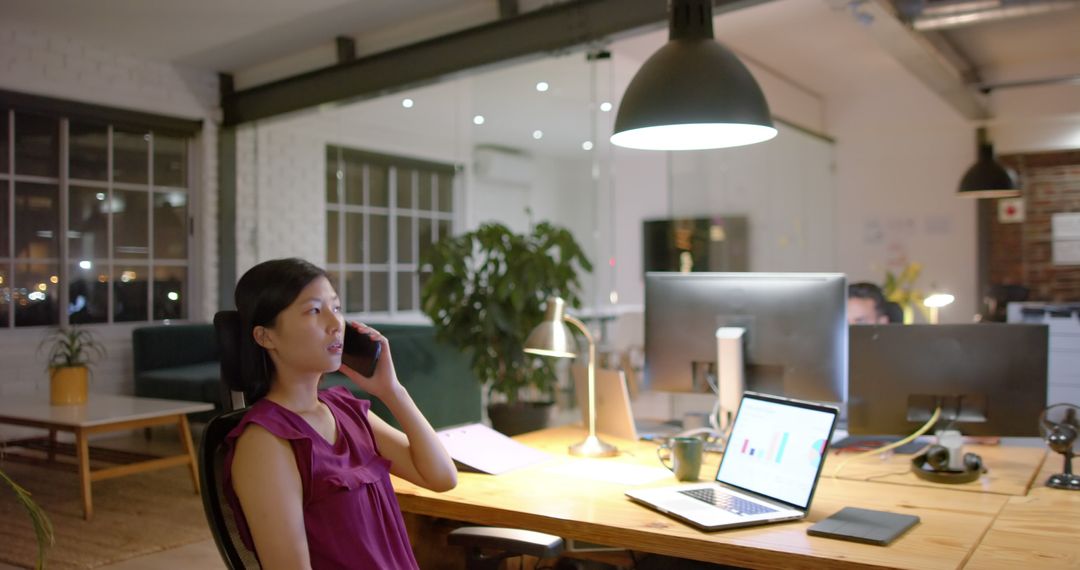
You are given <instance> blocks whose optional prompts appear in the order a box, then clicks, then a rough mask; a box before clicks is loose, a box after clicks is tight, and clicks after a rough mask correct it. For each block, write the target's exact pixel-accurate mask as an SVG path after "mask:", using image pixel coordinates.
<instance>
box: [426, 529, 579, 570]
mask: <svg viewBox="0 0 1080 570" xmlns="http://www.w3.org/2000/svg"><path fill="white" fill-rule="evenodd" d="M446 542H447V544H449V545H451V546H462V547H464V548H465V550H466V558H465V564H466V566H465V567H466V568H467V569H468V570H498V569H499V565H500V564H502V561H503V560H505V559H507V558H511V557H514V556H523V555H528V556H535V557H536V558H539V559H541V560H543V559H545V558H555V557H558V556H559V555H560V554H562V551H563V549H564V547H565V545H564V542H563V539H562V538H560V537H558V536H555V535H553V534H546V533H542V532H535V531H531V530H521V529H516V528H498V527H489V526H463V527H460V528H456V529H454V530H452V531H450V534H449V535H448V536H447V539H446ZM490 550H495V551H496V552H494V553H488V552H487V551H490Z"/></svg>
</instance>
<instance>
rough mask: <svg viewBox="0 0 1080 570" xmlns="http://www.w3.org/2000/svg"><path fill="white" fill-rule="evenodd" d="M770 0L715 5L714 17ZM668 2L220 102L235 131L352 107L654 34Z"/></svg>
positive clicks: (511, 21) (442, 42)
mask: <svg viewBox="0 0 1080 570" xmlns="http://www.w3.org/2000/svg"><path fill="white" fill-rule="evenodd" d="M764 1H766V0H714V4H715V5H716V8H715V10H714V14H719V13H722V12H726V11H731V10H736V9H739V8H743V7H746V6H752V5H754V4H759V3H761V2H764ZM667 4H668V2H667V0H578V1H577V2H563V3H559V4H554V5H552V6H548V7H546V8H542V9H540V10H536V11H532V12H527V13H524V14H520V15H517V16H514V17H511V18H506V19H500V20H496V21H494V22H490V23H487V24H483V25H480V26H477V27H474V28H469V29H466V30H462V31H460V32H455V33H452V34H448V35H445V36H441V37H438V38H433V39H430V40H426V41H422V42H419V43H415V44H411V45H407V46H404V47H401V48H397V49H393V50H390V51H386V52H382V53H378V54H374V55H370V56H367V57H362V58H358V59H355V60H353V61H349V62H343V63H339V64H337V65H333V66H330V67H326V68H323V69H317V70H314V71H310V72H307V73H304V74H301V75H297V76H294V77H289V78H286V79H282V80H279V81H275V82H272V83H268V84H266V85H260V86H257V87H252V88H250V89H244V90H240V91H237V92H236V93H234V94H233V95H232V96H229V97H224V98H223V99H222V102H221V106H222V110H223V111H224V124H225V125H226V126H231V125H237V124H241V123H246V122H249V121H255V120H258V119H264V118H267V117H273V116H275V115H280V114H284V113H289V112H292V111H298V110H301V109H307V108H310V107H314V106H317V105H322V104H326V103H347V102H352V101H357V100H361V99H364V98H370V97H376V96H379V95H383V94H386V93H390V92H392V91H396V90H400V89H403V88H407V87H415V86H418V85H425V84H428V83H433V82H435V81H437V80H439V79H444V78H448V77H453V76H454V75H456V74H459V73H462V72H465V71H469V70H477V69H482V68H485V67H490V66H495V65H506V64H510V63H515V62H519V61H522V60H524V59H526V58H529V57H538V56H541V55H543V54H545V53H552V52H556V51H560V50H566V49H568V48H572V47H576V46H580V45H583V44H587V43H589V42H594V41H597V40H601V39H614V38H618V37H621V36H625V35H630V34H632V33H636V32H641V31H645V30H648V29H657V28H660V27H663V26H664V25H665V24H666V22H667Z"/></svg>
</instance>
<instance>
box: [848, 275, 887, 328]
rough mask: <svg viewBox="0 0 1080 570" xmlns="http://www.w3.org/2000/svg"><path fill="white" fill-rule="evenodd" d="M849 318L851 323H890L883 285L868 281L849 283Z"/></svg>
mask: <svg viewBox="0 0 1080 570" xmlns="http://www.w3.org/2000/svg"><path fill="white" fill-rule="evenodd" d="M847 320H848V324H849V325H881V324H886V323H888V322H889V316H888V314H887V313H886V307H885V295H884V294H883V293H882V292H881V287H878V286H877V285H874V284H873V283H869V282H866V281H862V282H859V283H852V284H850V285H848V294H847Z"/></svg>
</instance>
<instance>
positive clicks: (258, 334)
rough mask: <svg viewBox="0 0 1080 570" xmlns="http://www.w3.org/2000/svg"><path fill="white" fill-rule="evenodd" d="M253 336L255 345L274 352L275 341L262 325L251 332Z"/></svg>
mask: <svg viewBox="0 0 1080 570" xmlns="http://www.w3.org/2000/svg"><path fill="white" fill-rule="evenodd" d="M251 336H252V338H254V339H255V344H257V345H259V346H261V347H263V348H265V349H266V350H273V348H274V341H273V339H271V338H270V336H271V335H270V331H269V330H268V329H267V328H266V327H264V326H262V325H260V326H257V327H255V328H254V329H252V330H251Z"/></svg>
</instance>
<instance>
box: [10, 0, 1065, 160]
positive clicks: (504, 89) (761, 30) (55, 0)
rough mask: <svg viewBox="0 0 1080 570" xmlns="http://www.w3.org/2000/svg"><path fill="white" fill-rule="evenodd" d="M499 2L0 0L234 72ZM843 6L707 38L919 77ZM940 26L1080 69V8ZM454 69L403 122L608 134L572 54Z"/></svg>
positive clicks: (795, 77)
mask: <svg viewBox="0 0 1080 570" xmlns="http://www.w3.org/2000/svg"><path fill="white" fill-rule="evenodd" d="M552 1H553V0H525V1H524V2H522V6H524V7H525V8H526V9H533V8H535V7H537V6H541V5H544V4H550V3H552ZM657 1H664V0H657ZM495 4H496V3H495V0H363V1H349V0H305V1H303V2H297V1H295V0H186V1H183V2H176V1H175V0H173V1H166V0H94V1H92V2H89V1H86V0H35V1H33V2H27V1H25V0H0V13H2V14H4V19H5V21H7V22H9V23H12V24H15V25H25V26H27V27H29V28H32V29H40V30H45V31H48V32H51V33H59V34H61V35H67V36H70V37H72V38H75V39H78V40H81V41H84V42H86V43H89V44H93V45H98V46H101V47H102V48H104V49H108V50H112V51H117V52H121V53H125V54H130V55H134V56H137V57H142V58H146V59H153V60H159V61H170V62H175V63H179V64H183V65H189V66H194V67H198V68H203V69H208V70H214V71H234V70H239V69H244V68H248V67H251V66H256V65H259V64H264V63H266V62H268V61H273V60H275V59H278V58H281V57H283V56H286V55H289V54H293V53H297V52H299V51H303V50H306V49H311V48H312V47H314V46H318V45H325V44H326V43H327V42H329V41H330V40H331V39H332V38H333V37H335V36H338V35H352V36H354V37H357V43H358V45H360V44H361V43H363V40H364V38H369V37H372V36H374V35H378V34H383V35H385V34H386V33H387V30H388V29H391V28H394V29H399V30H405V31H413V32H416V33H424V31H425V30H424V29H423V28H424V27H423V25H422V22H425V21H432V20H439V19H440V18H441V19H442V20H444V21H445V20H446V19H447V18H448V17H449V16H448V14H451V13H458V14H466V13H467V14H480V13H481V12H484V13H487V12H493V11H494V9H495ZM855 5H856V6H857V5H858V3H855ZM851 6H852V3H850V2H847V1H846V0H773V1H772V2H764V3H761V4H758V5H755V6H752V7H749V8H744V9H740V10H736V11H733V12H730V13H725V14H723V15H721V16H719V17H718V18H717V20H716V36H717V39H718V40H719V41H721V42H722V43H725V44H726V45H728V46H730V47H732V48H733V49H734V50H735V51H736V52H737V53H739V54H740V55H742V56H744V57H746V58H748V59H749V60H751V61H753V62H757V63H760V64H762V65H764V66H765V67H767V68H768V69H770V70H772V71H775V72H776V73H777V74H779V75H781V76H783V77H785V78H786V79H787V80H788V81H789V82H791V83H793V84H795V85H799V86H802V87H804V88H805V89H806V90H808V91H810V92H813V93H816V94H818V95H820V96H822V97H824V98H826V99H828V98H832V97H840V98H842V97H844V96H851V95H852V94H858V93H869V92H872V91H873V90H874V89H880V88H881V87H882V85H883V84H886V83H888V82H893V81H907V80H910V81H915V79H914V78H912V77H910V76H906V75H905V74H906V72H904V71H903V68H901V67H900V66H899V64H898V63H897V62H896V61H895V60H894V59H892V58H891V56H890V55H889V54H888V53H886V52H885V51H884V50H883V49H882V48H881V47H879V46H878V44H877V43H875V41H874V40H873V38H872V37H871V35H870V34H868V33H865V30H863V29H861V28H860V24H859V23H858V21H857V19H856V18H855V17H853V15H852V9H851ZM478 9H482V10H478ZM470 10H471V12H470ZM485 11H486V12H485ZM431 28H432V26H428V28H427V30H426V31H427V32H428V33H430V30H431ZM945 37H946V38H947V40H948V41H949V42H950V43H951V44H953V45H954V47H955V48H956V49H957V51H958V52H959V53H960V54H961V55H963V56H965V57H967V58H968V59H969V60H970V61H971V62H972V63H973V64H975V65H976V67H977V68H978V70H979V72H980V74H981V75H982V77H983V79H984V81H991V82H994V81H1002V80H1017V79H1034V78H1046V77H1056V76H1063V75H1080V9H1073V10H1067V11H1061V12H1055V13H1052V14H1046V15H1041V16H1032V17H1027V18H1018V19H1013V20H1008V21H1002V22H994V23H987V24H981V25H978V26H972V27H967V28H958V29H952V30H948V31H947V32H946V33H945ZM665 39H666V31H658V32H655V33H651V34H646V35H642V36H639V37H637V38H630V39H627V40H623V41H620V42H618V43H617V44H615V45H616V47H617V49H615V48H613V51H617V54H619V57H626V58H630V59H635V60H638V61H642V60H644V59H645V58H646V57H648V55H650V54H651V53H652V52H653V51H655V50H656V49H657V48H658V47H659V46H660V45H662V44H663V42H664V41H665ZM602 65H603V64H602ZM602 65H601V67H600V68H599V69H598V72H599V73H600V75H601V77H600V81H598V82H597V84H598V85H599V86H600V91H601V92H600V93H598V94H597V95H596V96H595V98H596V101H597V102H599V101H602V100H604V99H609V98H612V96H611V94H610V93H605V92H604V91H605V89H606V86H607V85H609V84H610V83H611V82H610V81H609V80H607V77H608V76H609V75H607V74H610V71H607V70H605V68H604V67H603V66H602ZM883 77H884V78H886V79H885V80H884V81H883ZM541 79H542V80H545V81H548V82H549V83H550V84H551V90H550V91H549V92H547V93H537V92H536V90H535V83H536V81H539V80H541ZM459 81H467V82H468V85H467V86H466V87H458V88H456V89H459V91H455V92H460V89H467V90H468V97H467V99H468V100H469V103H468V105H466V106H464V107H463V106H462V105H460V104H459V102H458V100H457V99H451V98H447V97H427V98H426V99H427V100H422V99H421V98H422V97H424V91H423V90H419V91H417V92H416V93H418V95H417V106H416V107H415V108H414V109H411V110H409V112H408V113H405V114H404V115H403V117H406V118H404V119H403V121H404V122H402V123H399V124H402V125H404V124H411V123H417V124H424V125H430V124H433V121H435V120H436V119H435V117H440V119H439V120H440V121H443V122H446V121H449V122H450V123H453V124H454V126H453V128H455V129H460V128H469V129H473V130H472V133H473V135H474V136H473V137H472V138H473V141H474V142H477V143H486V144H499V145H503V146H509V147H513V148H519V149H522V150H526V151H529V152H536V153H539V154H555V155H562V156H575V155H577V156H580V154H577V153H581V152H582V150H581V143H582V142H583V141H585V140H589V139H591V138H593V133H594V131H599V132H604V129H605V125H604V124H603V122H604V121H607V120H609V118H608V117H607V116H604V115H598V117H599V119H600V123H601V124H600V125H599V128H598V129H594V127H593V126H592V124H591V119H590V114H589V111H588V110H589V106H590V101H591V100H592V99H593V95H592V93H591V90H590V85H591V81H590V69H589V66H588V64H587V63H586V61H585V58H584V56H583V53H581V52H577V53H571V54H569V55H562V56H558V57H550V58H544V59H540V60H537V61H534V62H531V63H528V64H522V65H517V66H513V67H507V68H503V69H499V70H496V71H493V72H488V73H484V74H479V75H475V76H473V77H471V78H468V79H467V80H459ZM401 96H403V95H396V96H393V97H390V98H389V101H388V102H376V101H371V102H367V103H361V104H359V105H360V106H359V107H358V111H359V110H362V109H380V112H385V113H391V112H392V113H397V114H401V113H403V112H404V110H403V109H402V108H401V107H400V103H399V102H400V98H401ZM477 112H479V113H483V114H484V115H485V117H486V119H487V122H486V123H485V125H483V126H481V127H474V126H473V125H471V122H470V121H469V120H470V119H471V115H472V114H473V113H477ZM362 115H364V112H357V113H352V114H349V113H344V112H343V114H342V115H341V116H342V118H347V117H349V116H351V117H352V118H353V119H358V118H359V117H360V116H362ZM461 115H466V116H464V117H461ZM387 116H389V115H387ZM423 117H426V118H423ZM446 117H453V118H452V119H447V118H446ZM462 121H465V123H466V125H465V126H464V127H463V126H461V125H460V124H459V123H461V122H462ZM447 124H449V123H447ZM536 129H540V130H543V131H544V138H543V139H541V140H539V141H537V140H534V139H532V132H533V131H534V130H536ZM429 130H430V129H429ZM603 138H606V137H603Z"/></svg>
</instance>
